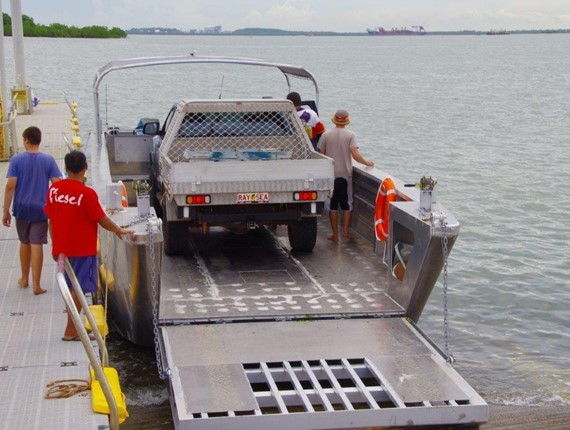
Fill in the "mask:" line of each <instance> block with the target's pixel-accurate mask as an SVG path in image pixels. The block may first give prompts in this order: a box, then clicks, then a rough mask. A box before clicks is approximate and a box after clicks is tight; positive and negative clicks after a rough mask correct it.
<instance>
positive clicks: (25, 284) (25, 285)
mask: <svg viewBox="0 0 570 430" xmlns="http://www.w3.org/2000/svg"><path fill="white" fill-rule="evenodd" d="M18 286H19V287H20V288H28V281H26V282H24V280H23V279H22V278H20V279H18Z"/></svg>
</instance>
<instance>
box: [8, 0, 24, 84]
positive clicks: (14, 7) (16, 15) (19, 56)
mask: <svg viewBox="0 0 570 430" xmlns="http://www.w3.org/2000/svg"><path fill="white" fill-rule="evenodd" d="M10 10H11V12H12V40H13V42H14V61H15V64H16V86H18V87H20V89H22V90H23V89H25V88H26V69H25V67H24V24H23V22H22V5H21V4H20V0H10Z"/></svg>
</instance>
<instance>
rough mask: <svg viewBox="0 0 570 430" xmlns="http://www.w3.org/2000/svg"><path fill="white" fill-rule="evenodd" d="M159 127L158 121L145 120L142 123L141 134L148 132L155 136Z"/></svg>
mask: <svg viewBox="0 0 570 430" xmlns="http://www.w3.org/2000/svg"><path fill="white" fill-rule="evenodd" d="M159 129H160V124H159V123H158V121H156V122H147V123H145V124H144V125H143V130H142V132H143V134H149V135H151V136H156V135H157V134H158V130H159Z"/></svg>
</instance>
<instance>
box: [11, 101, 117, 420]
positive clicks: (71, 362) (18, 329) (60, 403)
mask: <svg viewBox="0 0 570 430" xmlns="http://www.w3.org/2000/svg"><path fill="white" fill-rule="evenodd" d="M70 118H71V115H70V112H69V109H68V107H67V105H65V104H58V105H42V104H40V105H38V106H37V108H36V109H35V111H34V113H33V115H20V116H18V117H17V119H16V131H17V133H18V138H19V147H20V148H22V142H21V134H22V132H23V131H24V129H25V128H26V127H28V126H30V125H36V126H38V127H40V129H41V130H42V134H43V136H42V143H41V146H40V148H41V150H42V152H45V153H49V154H51V155H53V156H54V157H55V158H56V160H57V161H58V163H60V162H61V163H60V166H61V165H62V164H63V161H62V160H63V156H64V154H65V153H66V152H67V147H66V146H65V144H64V139H63V135H64V134H66V135H67V137H68V139H69V140H71V138H70V136H71V128H70V127H71V123H70ZM7 170H8V162H2V163H0V189H1V190H2V195H4V188H5V184H6V172H7ZM50 248H51V246H50V244H48V245H47V246H45V247H44V265H43V270H42V279H41V282H42V287H43V288H44V289H46V290H47V293H45V294H42V295H40V296H34V295H33V293H32V287H31V284H30V286H29V287H28V288H20V287H19V286H18V278H19V277H20V261H19V241H18V237H17V234H16V227H15V224H14V223H12V226H11V227H10V228H6V227H0V268H1V273H2V280H1V281H0V285H1V288H0V385H1V386H2V387H4V388H3V389H2V390H0V404H1V405H2V411H3V412H2V418H0V427H2V428H5V429H19V430H33V429H38V430H39V429H42V430H43V429H56V428H57V429H65V428H68V429H98V428H108V424H109V420H108V417H107V416H106V415H101V414H95V413H93V411H92V409H91V393H90V392H86V393H81V394H77V395H74V396H72V397H70V398H67V399H51V400H48V399H44V395H45V393H46V391H47V387H46V385H47V384H49V383H50V382H52V381H58V380H66V379H80V380H85V381H89V371H88V365H89V361H88V359H87V355H86V353H85V351H84V349H83V346H82V344H81V342H62V341H61V336H62V335H63V331H64V328H65V323H66V315H65V313H64V312H65V305H64V302H63V299H62V297H61V294H60V293H59V289H58V286H57V283H56V280H55V279H56V278H55V273H56V264H55V262H54V261H53V260H52V258H51V249H50ZM30 282H31V280H30Z"/></svg>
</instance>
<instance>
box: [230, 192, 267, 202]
mask: <svg viewBox="0 0 570 430" xmlns="http://www.w3.org/2000/svg"><path fill="white" fill-rule="evenodd" d="M237 202H238V203H269V193H238V195H237Z"/></svg>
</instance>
